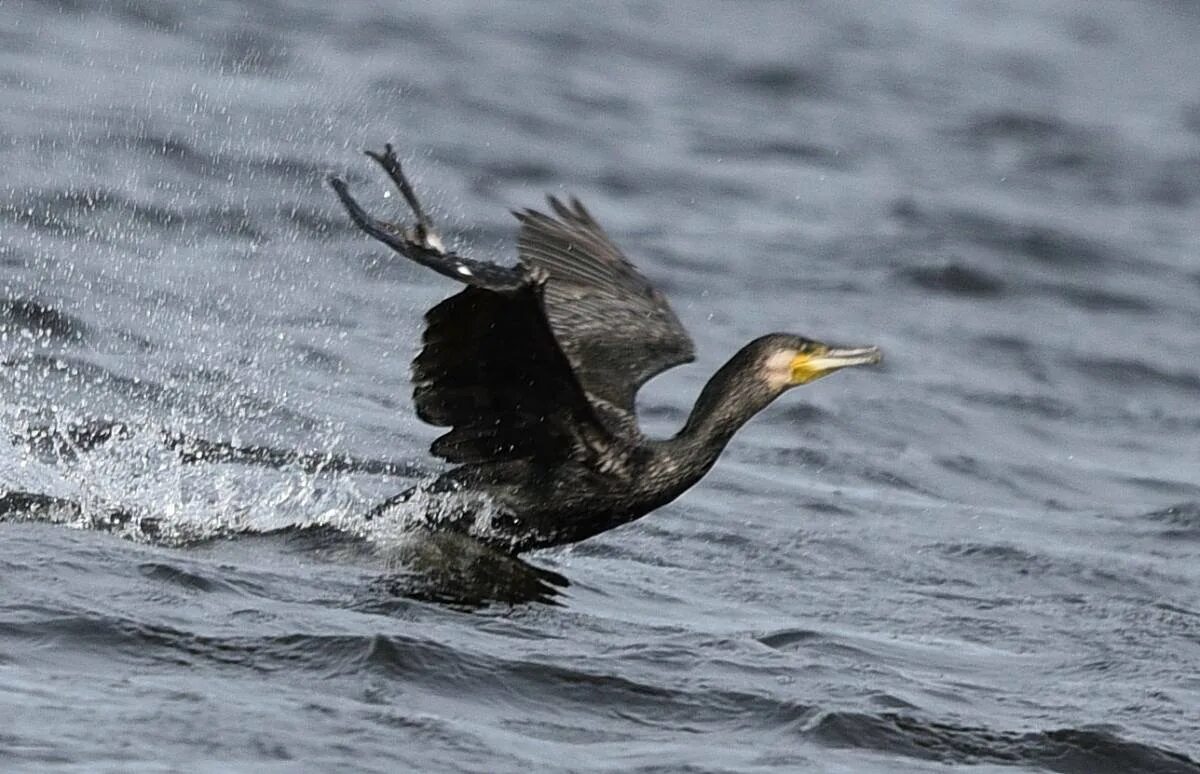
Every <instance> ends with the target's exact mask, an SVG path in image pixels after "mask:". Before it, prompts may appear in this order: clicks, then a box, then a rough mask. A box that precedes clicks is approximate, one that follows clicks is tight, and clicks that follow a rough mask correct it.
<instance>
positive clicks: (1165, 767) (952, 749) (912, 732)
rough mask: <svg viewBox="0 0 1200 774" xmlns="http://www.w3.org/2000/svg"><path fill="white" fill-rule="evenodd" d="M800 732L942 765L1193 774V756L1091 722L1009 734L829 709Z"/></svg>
mask: <svg viewBox="0 0 1200 774" xmlns="http://www.w3.org/2000/svg"><path fill="white" fill-rule="evenodd" d="M804 733H805V735H806V736H809V737H811V738H813V739H815V740H817V741H819V742H821V743H822V744H826V745H829V746H831V747H840V748H847V747H853V748H865V749H872V750H878V751H881V752H886V753H888V754H890V755H902V756H907V757H910V758H916V759H919V760H929V761H939V762H941V763H947V764H955V763H961V764H979V763H997V764H1007V765H1017V766H1041V767H1044V768H1045V769H1047V770H1049V771H1056V772H1063V773H1064V774H1082V772H1088V774H1200V763H1197V762H1196V761H1194V760H1192V759H1191V758H1189V757H1187V756H1186V755H1182V754H1180V753H1177V752H1173V751H1171V750H1165V749H1162V748H1159V747H1152V746H1150V745H1146V744H1142V743H1140V742H1135V741H1130V740H1127V739H1123V738H1121V737H1120V736H1117V735H1116V734H1115V733H1114V732H1112V731H1108V730H1104V729H1096V728H1060V729H1053V730H1049V731H1032V732H1027V733H1015V732H1011V731H994V730H991V729H987V728H980V727H972V726H960V725H953V724H950V723H941V722H936V721H930V720H922V719H918V718H915V717H912V716H910V715H906V714H899V713H892V712H887V713H882V714H878V715H871V714H866V713H861V712H828V713H824V714H823V715H821V716H820V718H819V719H817V720H816V722H814V723H812V724H811V725H810V726H809V727H807V728H806V729H805V732H804Z"/></svg>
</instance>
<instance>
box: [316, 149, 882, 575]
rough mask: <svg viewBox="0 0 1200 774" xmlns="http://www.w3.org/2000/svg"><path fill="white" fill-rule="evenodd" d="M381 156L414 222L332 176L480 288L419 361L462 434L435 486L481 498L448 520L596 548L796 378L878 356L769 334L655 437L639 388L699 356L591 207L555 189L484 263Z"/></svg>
mask: <svg viewBox="0 0 1200 774" xmlns="http://www.w3.org/2000/svg"><path fill="white" fill-rule="evenodd" d="M368 155H370V156H371V157H372V158H373V159H375V160H376V161H377V162H378V163H379V164H380V166H382V167H383V169H384V170H385V171H386V172H387V173H388V175H389V176H390V177H391V178H392V180H393V182H395V184H396V185H397V187H398V188H399V189H400V191H401V194H402V195H403V197H404V199H405V201H406V202H407V203H408V205H409V207H410V208H411V209H412V211H413V213H414V215H415V217H416V224H415V225H413V226H411V227H408V228H402V227H399V226H396V225H394V224H391V223H388V222H385V221H381V220H376V219H375V218H372V217H371V216H369V215H367V214H366V212H364V211H363V209H362V208H361V207H360V206H359V205H358V203H357V202H356V201H355V200H354V198H353V197H352V196H351V195H350V193H349V191H348V189H347V186H346V184H345V182H343V181H342V180H340V179H338V178H331V179H330V183H331V185H332V186H333V188H334V190H335V192H336V193H337V195H338V198H339V199H340V200H341V202H342V204H343V206H344V207H345V208H346V210H347V212H348V213H349V214H350V217H351V218H352V219H353V221H354V222H355V224H356V225H357V226H358V227H359V228H360V229H362V230H363V231H364V232H366V233H367V234H369V235H370V236H372V237H374V238H375V239H377V240H379V241H381V242H383V243H384V244H387V245H388V246H389V247H391V248H392V249H393V250H395V251H396V252H398V253H400V254H401V255H404V256H405V257H407V258H409V259H411V260H414V261H416V262H417V263H420V264H422V265H424V266H428V267H429V268H432V269H434V270H435V271H437V272H439V273H440V274H443V275H445V276H447V277H451V278H453V279H456V280H458V281H460V282H462V283H464V284H465V285H466V287H465V288H464V289H463V290H461V291H460V292H459V293H457V294H456V295H454V296H451V297H450V298H448V299H446V300H444V301H442V302H441V303H439V304H437V305H436V306H434V307H433V308H432V309H431V310H430V311H429V312H428V313H427V314H426V315H425V320H426V328H425V334H424V340H423V348H422V350H421V352H420V354H418V356H417V358H416V360H415V361H414V362H413V383H414V393H413V397H414V403H415V406H416V410H417V414H418V416H419V417H420V418H421V419H422V420H424V421H426V422H428V423H430V424H433V425H437V426H442V427H448V428H450V430H449V431H448V432H447V433H445V434H444V435H442V436H441V437H439V438H438V439H437V440H436V441H435V442H434V444H433V447H432V451H433V453H434V454H436V455H437V456H439V457H442V458H443V459H445V460H447V461H448V462H451V463H455V465H456V467H454V468H452V469H451V470H449V471H448V472H447V473H445V474H443V475H442V476H441V477H440V479H439V480H438V481H437V482H435V483H434V484H433V485H432V486H431V487H429V488H428V489H431V490H433V491H437V492H442V491H447V490H455V491H459V492H464V493H469V494H472V495H477V497H474V498H472V497H462V498H460V499H461V500H462V502H463V503H466V505H463V506H462V507H460V508H458V509H457V510H456V509H453V508H451V509H449V510H446V511H443V512H442V513H441V514H440V518H439V519H438V520H437V524H436V526H438V527H440V528H444V529H455V530H459V531H463V532H467V533H469V534H471V535H473V536H474V537H476V538H478V539H479V540H482V541H483V542H485V543H488V544H490V545H493V546H496V547H499V548H502V549H504V550H507V551H510V552H513V553H517V552H521V551H525V550H528V549H532V548H539V547H544V546H549V545H555V544H558V543H566V542H573V541H576V540H582V539H584V538H586V537H589V536H591V535H594V534H597V533H599V532H602V531H604V530H607V529H610V528H611V527H614V526H617V525H619V524H622V523H625V522H628V521H631V520H632V519H635V518H637V517H639V516H641V515H643V514H645V513H647V512H649V511H651V510H653V509H655V508H657V507H659V506H660V505H663V504H665V503H667V502H670V501H671V500H673V499H675V498H676V497H678V496H679V494H681V493H682V492H683V491H685V490H686V489H688V488H689V487H690V486H692V484H694V483H695V482H696V481H698V480H699V479H700V478H701V477H702V476H703V475H704V473H705V472H707V471H708V470H709V468H711V466H712V464H713V463H714V462H715V461H716V459H717V456H718V455H719V454H720V452H721V450H722V449H723V448H724V446H725V444H726V443H727V442H728V440H729V438H730V437H731V436H732V435H733V433H734V432H735V431H736V430H737V429H738V428H739V427H741V425H743V424H744V423H745V422H746V420H748V419H749V418H750V417H751V416H753V415H754V414H755V413H757V412H758V411H759V410H761V409H762V408H763V407H764V406H766V405H767V404H768V403H770V402H771V401H772V400H774V398H775V397H777V396H778V395H779V394H780V393H782V392H783V391H784V390H786V389H787V388H789V387H792V386H795V385H797V384H803V383H805V382H807V381H811V380H812V379H815V378H817V377H819V376H822V375H824V374H826V373H829V372H832V371H834V370H837V369H839V368H842V367H845V366H849V365H859V364H865V363H874V362H878V360H879V351H878V350H877V349H875V348H873V347H870V348H852V349H845V348H843V349H838V348H833V347H829V346H827V345H824V344H821V343H819V342H815V341H812V340H809V339H806V338H803V337H800V336H793V335H790V334H772V335H769V336H764V337H762V338H759V339H756V340H755V341H753V342H751V343H750V344H748V345H747V346H746V347H744V348H743V349H742V350H741V351H739V352H738V353H737V354H736V355H734V357H733V358H732V359H731V360H730V361H729V362H728V363H726V365H725V366H723V367H722V368H721V369H720V370H718V371H717V373H716V374H715V375H714V376H713V377H712V379H711V380H710V381H709V382H708V384H707V385H706V386H705V388H704V390H703V391H702V392H701V395H700V397H699V398H698V399H697V402H696V406H695V408H694V409H693V411H692V414H691V416H690V417H689V419H688V421H687V423H686V424H685V425H684V427H683V429H682V430H681V431H680V432H679V433H678V434H677V435H676V436H675V437H673V438H669V439H661V440H659V439H650V438H647V437H645V436H643V435H642V434H641V432H640V431H639V429H638V425H637V420H636V413H635V404H634V399H635V396H636V394H637V391H638V389H639V388H640V387H641V386H642V385H643V384H644V383H645V382H646V381H647V380H648V379H650V378H652V377H653V376H655V375H656V374H659V373H661V372H662V371H664V370H666V369H668V368H671V367H673V366H675V365H679V364H681V363H686V362H689V361H691V360H693V359H694V358H695V350H694V346H693V343H692V340H691V337H690V336H688V334H687V331H686V330H684V328H683V326H682V325H681V324H680V322H679V319H678V317H676V315H675V313H674V312H673V311H672V310H671V308H670V306H669V305H668V304H667V301H666V299H665V298H664V297H663V295H662V294H661V293H660V292H659V291H658V290H657V289H655V288H654V287H653V286H652V285H651V284H650V283H649V281H647V280H646V278H645V277H643V276H642V275H641V274H640V273H639V272H638V271H637V269H636V268H634V266H633V264H632V263H630V262H629V260H628V259H627V258H626V257H625V256H624V254H622V253H621V251H620V250H619V249H618V248H617V247H616V246H615V245H614V244H613V243H612V241H611V240H610V239H609V238H608V237H607V235H606V234H605V233H604V231H603V229H601V228H600V226H599V224H597V223H596V221H595V219H594V218H593V217H592V216H591V214H590V213H588V211H587V210H586V209H585V208H584V207H583V205H582V204H580V202H579V201H577V200H575V199H571V200H570V201H569V202H565V203H564V202H562V201H560V200H558V199H556V198H553V197H551V198H550V199H549V204H550V209H551V211H552V212H553V215H548V214H543V213H541V212H537V211H534V210H524V211H522V212H518V213H514V214H515V215H516V217H517V219H518V221H520V224H521V230H520V235H519V237H518V256H519V260H518V263H517V264H516V265H515V266H500V265H497V264H493V263H490V262H485V261H477V260H472V259H470V258H467V257H464V256H461V255H459V254H457V253H455V252H453V251H449V250H446V249H445V247H444V245H443V243H442V240H441V238H440V236H439V235H438V234H437V232H436V231H435V230H434V228H433V226H432V223H431V221H430V220H429V218H428V216H427V215H426V214H425V213H424V211H423V209H422V208H421V205H420V203H419V201H418V199H417V197H416V195H415V193H414V192H413V189H412V186H411V185H410V184H409V182H408V180H407V178H406V177H405V176H404V173H403V170H402V169H401V166H400V162H399V161H398V160H397V158H396V156H395V153H394V152H393V149H392V147H391V146H390V145H388V146H387V147H386V150H385V152H384V153H368ZM413 494H414V493H413V492H411V491H410V492H406V493H403V494H401V495H398V496H397V497H395V498H392V500H389V501H388V502H386V503H384V504H383V505H381V506H380V507H379V508H378V509H377V510H376V513H377V514H384V513H387V512H388V511H389V510H390V509H391V508H393V507H396V506H397V505H399V504H400V503H404V502H408V501H409V500H410V499H411V498H412V496H413Z"/></svg>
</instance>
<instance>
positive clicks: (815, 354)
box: [791, 345, 883, 386]
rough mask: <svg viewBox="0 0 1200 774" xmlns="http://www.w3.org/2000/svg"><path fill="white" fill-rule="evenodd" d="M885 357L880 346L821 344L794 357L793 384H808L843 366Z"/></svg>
mask: <svg viewBox="0 0 1200 774" xmlns="http://www.w3.org/2000/svg"><path fill="white" fill-rule="evenodd" d="M882 359H883V353H882V352H880V351H879V347H827V346H825V345H820V346H817V347H814V348H813V349H812V350H810V351H808V352H802V353H800V354H798V355H796V356H795V357H794V358H792V362H791V371H792V385H793V386H795V385H800V384H808V383H809V382H811V381H813V380H814V379H820V378H821V377H822V376H825V375H826V374H831V373H833V372H834V371H838V370H840V369H842V368H848V367H850V366H856V365H875V364H876V363H878V362H879V361H880V360H882Z"/></svg>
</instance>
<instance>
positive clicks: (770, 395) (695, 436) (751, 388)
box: [662, 347, 778, 489]
mask: <svg viewBox="0 0 1200 774" xmlns="http://www.w3.org/2000/svg"><path fill="white" fill-rule="evenodd" d="M749 350H750V348H749V347H746V348H744V349H742V351H740V352H738V353H737V354H736V355H734V356H733V357H732V358H730V360H729V362H727V363H726V364H725V365H723V366H721V368H720V369H719V370H718V371H717V372H716V373H715V374H713V375H712V378H710V379H709V380H708V384H706V385H704V389H703V390H701V391H700V397H698V398H697V399H696V405H695V406H694V407H693V408H692V413H691V414H690V415H689V416H688V420H687V422H686V423H685V424H684V426H683V428H682V429H681V430H680V431H679V433H678V434H676V435H675V437H674V438H671V439H670V440H668V441H665V442H663V446H662V448H663V452H664V453H665V455H666V456H668V457H669V458H670V459H671V461H672V462H674V463H676V469H677V470H678V471H679V475H680V481H679V484H680V485H681V486H682V487H683V488H685V489H686V488H687V487H689V486H691V485H692V484H694V483H695V482H696V481H698V480H700V478H701V477H703V476H704V474H705V473H707V472H708V470H709V468H711V467H712V466H713V463H715V462H716V461H717V457H718V456H720V454H721V451H722V450H723V449H724V448H725V445H726V444H728V443H729V439H730V438H732V437H733V434H734V433H736V432H737V431H738V429H739V428H740V427H741V426H742V425H744V424H746V422H747V421H748V420H749V419H750V418H751V417H752V416H754V415H755V414H757V413H758V412H759V411H761V410H762V409H763V408H764V407H765V406H766V405H767V404H768V403H770V402H771V401H772V400H774V399H775V397H776V396H777V395H778V392H776V391H773V390H770V389H769V388H768V387H767V385H766V384H765V383H764V382H763V380H762V379H761V378H760V377H759V376H758V373H757V371H758V369H757V364H756V362H755V358H754V357H753V353H752V352H750V351H749Z"/></svg>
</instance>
